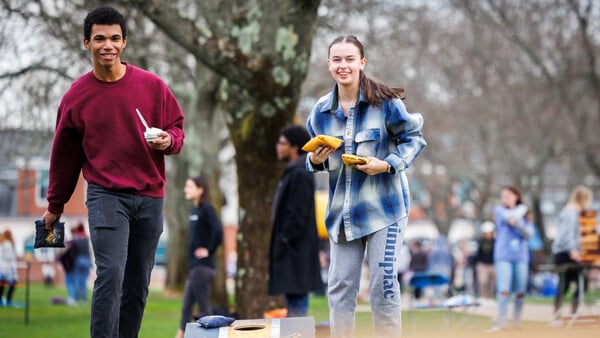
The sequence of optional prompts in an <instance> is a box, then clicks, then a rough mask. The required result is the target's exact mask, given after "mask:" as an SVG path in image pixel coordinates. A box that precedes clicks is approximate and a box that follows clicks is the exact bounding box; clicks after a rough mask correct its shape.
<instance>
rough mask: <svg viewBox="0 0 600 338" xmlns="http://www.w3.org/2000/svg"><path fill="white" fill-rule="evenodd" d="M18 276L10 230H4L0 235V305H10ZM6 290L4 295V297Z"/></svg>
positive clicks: (15, 254) (13, 242) (15, 253)
mask: <svg viewBox="0 0 600 338" xmlns="http://www.w3.org/2000/svg"><path fill="white" fill-rule="evenodd" d="M18 280H19V276H18V274H17V252H16V251H15V241H14V239H13V235H12V232H11V231H10V230H5V231H4V232H3V233H2V235H0V306H12V305H13V297H14V295H15V289H16V287H17V282H18ZM4 290H6V297H5V298H3V297H4Z"/></svg>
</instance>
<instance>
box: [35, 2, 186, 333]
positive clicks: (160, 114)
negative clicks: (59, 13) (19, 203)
mask: <svg viewBox="0 0 600 338" xmlns="http://www.w3.org/2000/svg"><path fill="white" fill-rule="evenodd" d="M83 33H84V36H83V44H84V46H85V48H86V49H87V50H88V51H89V52H90V54H91V57H92V61H93V69H92V71H90V72H88V73H86V74H84V75H82V76H81V77H79V78H78V79H77V80H75V82H73V84H72V85H71V88H70V89H69V90H68V91H67V92H66V93H65V95H64V97H63V98H62V101H61V103H60V105H59V107H58V115H57V120H56V131H55V136H54V143H53V146H52V154H51V158H50V178H49V180H50V181H49V188H48V195H47V200H48V210H47V211H46V212H45V213H44V215H43V220H44V222H45V223H46V226H47V227H49V225H50V224H52V223H53V222H54V221H56V220H57V219H59V218H60V216H61V214H62V212H63V208H64V205H65V203H67V202H68V201H69V199H70V198H71V195H72V194H73V190H74V189H75V185H76V184H77V180H78V177H79V173H80V172H83V177H84V178H85V180H86V181H87V183H88V187H87V201H86V205H87V208H88V213H89V215H88V218H89V219H88V221H89V226H90V237H91V240H92V245H93V250H94V256H95V262H96V267H97V270H96V274H97V278H96V281H95V282H94V291H93V296H92V308H91V323H90V331H91V336H92V337H111V338H112V337H137V335H138V332H139V329H140V325H141V321H142V316H143V313H144V308H145V305H146V298H147V295H148V284H149V281H150V272H151V270H152V267H153V265H154V255H155V252H156V247H157V245H158V239H159V236H160V234H161V233H162V227H163V223H162V222H163V205H164V202H163V199H164V187H165V159H164V157H165V155H171V154H177V153H179V151H180V150H181V147H182V146H183V138H184V132H183V114H182V112H181V109H180V107H179V104H178V103H177V100H176V99H175V97H174V95H173V93H172V92H171V91H170V90H169V88H168V87H167V85H166V84H165V83H164V82H163V81H162V80H161V79H160V78H159V77H158V76H156V75H154V74H152V73H149V72H147V71H145V70H142V69H140V68H137V67H135V66H132V65H130V64H127V63H125V62H121V53H122V52H123V50H124V49H125V46H126V45H127V28H126V23H125V19H124V18H123V16H122V15H121V14H120V13H119V12H117V11H116V10H115V9H113V8H111V7H99V8H96V9H94V10H93V11H91V12H90V13H88V15H87V17H86V18H85V20H84V32H83ZM138 110H139V115H142V117H143V119H144V120H145V121H146V122H147V124H148V125H149V126H150V127H152V128H158V129H160V130H157V129H152V131H154V134H153V135H150V134H151V133H148V129H147V128H146V127H144V125H143V124H142V122H141V120H142V118H140V117H139V116H138V112H137V111H138Z"/></svg>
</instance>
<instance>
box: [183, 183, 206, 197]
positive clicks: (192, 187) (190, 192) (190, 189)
mask: <svg viewBox="0 0 600 338" xmlns="http://www.w3.org/2000/svg"><path fill="white" fill-rule="evenodd" d="M183 193H184V194H185V199H186V200H188V201H194V202H197V201H199V200H200V197H201V196H202V193H204V189H202V188H200V187H198V186H197V185H196V183H194V181H192V180H191V179H188V180H187V181H185V186H184V187H183Z"/></svg>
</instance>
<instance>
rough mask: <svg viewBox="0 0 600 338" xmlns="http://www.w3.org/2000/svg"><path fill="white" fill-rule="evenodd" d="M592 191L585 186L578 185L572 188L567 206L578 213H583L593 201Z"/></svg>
mask: <svg viewBox="0 0 600 338" xmlns="http://www.w3.org/2000/svg"><path fill="white" fill-rule="evenodd" d="M593 196H594V195H593V193H592V190H591V189H590V188H588V187H586V186H583V185H578V186H576V187H575V188H573V191H571V195H569V201H568V202H567V206H571V207H573V208H575V209H577V210H578V211H583V210H585V209H587V208H588V207H589V206H590V203H592V200H593V198H594V197H593Z"/></svg>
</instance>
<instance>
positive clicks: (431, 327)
mask: <svg viewBox="0 0 600 338" xmlns="http://www.w3.org/2000/svg"><path fill="white" fill-rule="evenodd" d="M66 294H67V293H66V290H65V288H64V287H55V288H46V287H44V286H43V285H40V284H34V285H32V286H31V294H30V299H31V305H30V313H29V324H28V325H25V309H24V308H0V337H27V338H38V337H39V338H53V337H57V338H58V337H60V338H81V337H89V313H90V310H89V303H88V304H87V305H80V306H76V307H70V306H66V305H52V304H51V303H50V300H51V298H52V297H54V296H58V297H65V296H66ZM15 301H16V302H20V303H24V301H25V289H24V288H19V289H18V290H17V292H16V294H15ZM310 304H311V306H310V310H309V315H310V316H313V317H314V318H315V322H316V323H317V325H318V324H319V323H322V322H324V321H327V320H328V319H329V310H328V306H327V299H326V298H325V297H323V296H314V297H312V298H311V303H310ZM180 306H181V300H180V298H179V297H173V296H168V295H166V294H165V293H163V292H161V291H156V290H153V291H151V292H150V297H149V299H148V305H147V307H146V312H145V315H144V320H143V322H142V328H141V331H140V337H141V338H154V337H156V338H159V337H160V338H171V337H173V336H174V334H175V331H176V328H177V323H178V321H179V311H180ZM368 309H369V307H368V305H366V304H359V306H358V311H357V313H356V328H357V329H356V331H357V338H362V337H372V324H371V314H370V312H369V311H368ZM447 319H448V318H447V317H446V314H445V313H444V312H442V311H418V312H409V311H405V312H403V316H402V320H403V337H405V338H406V337H409V338H411V337H432V336H433V337H435V336H436V335H443V336H444V338H447V337H461V338H462V337H481V336H487V335H486V334H484V333H483V332H484V331H485V329H487V328H489V326H490V318H487V317H482V316H465V317H464V319H466V320H465V321H464V324H462V326H460V327H459V328H457V327H456V326H455V325H454V324H455V323H456V322H458V321H457V320H456V319H457V318H454V319H455V320H453V321H452V323H449V322H448V320H447ZM450 324H452V325H450ZM593 330H595V331H581V330H579V331H577V330H576V329H571V330H569V331H565V329H564V328H558V329H556V328H553V329H551V330H549V329H548V325H547V324H546V323H539V322H537V323H534V322H530V323H527V322H526V323H523V328H522V329H521V330H519V331H511V332H509V335H502V334H490V335H489V336H491V337H493V338H497V337H515V338H518V337H524V338H525V337H526V338H533V337H537V335H536V333H539V334H540V336H543V337H561V338H562V336H564V335H565V332H568V335H569V338H575V337H592V336H597V335H595V334H594V335H592V336H590V334H591V333H593V332H596V333H598V332H600V331H598V328H593ZM505 334H506V333H505ZM322 336H323V335H321V334H319V335H318V337H322ZM324 337H325V336H324Z"/></svg>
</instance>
